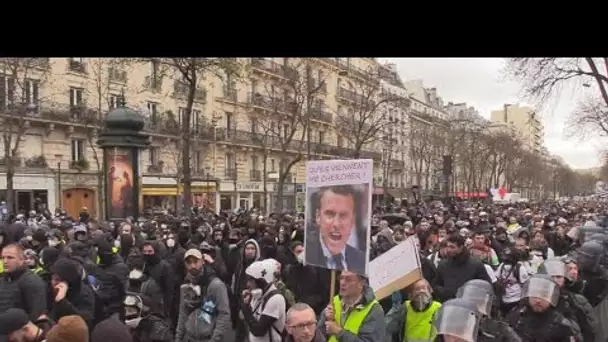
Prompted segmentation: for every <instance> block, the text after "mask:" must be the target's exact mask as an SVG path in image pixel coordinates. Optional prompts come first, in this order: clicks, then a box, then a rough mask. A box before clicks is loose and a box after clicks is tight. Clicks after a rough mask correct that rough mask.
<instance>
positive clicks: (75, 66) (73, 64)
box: [69, 57, 85, 72]
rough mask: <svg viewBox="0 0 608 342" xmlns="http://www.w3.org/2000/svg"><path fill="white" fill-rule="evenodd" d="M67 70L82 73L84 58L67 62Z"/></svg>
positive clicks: (73, 58)
mask: <svg viewBox="0 0 608 342" xmlns="http://www.w3.org/2000/svg"><path fill="white" fill-rule="evenodd" d="M69 64H70V65H69V68H70V70H72V71H76V72H84V71H85V68H84V58H80V57H72V58H70V60H69Z"/></svg>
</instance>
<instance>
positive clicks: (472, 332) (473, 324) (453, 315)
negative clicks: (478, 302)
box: [435, 305, 479, 342]
mask: <svg viewBox="0 0 608 342" xmlns="http://www.w3.org/2000/svg"><path fill="white" fill-rule="evenodd" d="M478 328H479V325H478V316H477V315H476V314H475V313H474V312H472V311H471V310H468V309H465V308H462V307H459V306H450V305H446V306H443V307H442V308H441V313H440V314H439V315H437V318H436V320H435V329H436V330H437V335H449V336H453V337H458V338H460V339H462V340H464V341H467V342H474V341H475V340H476V339H477V331H478Z"/></svg>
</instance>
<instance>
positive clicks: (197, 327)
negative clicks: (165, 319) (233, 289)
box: [175, 276, 234, 342]
mask: <svg viewBox="0 0 608 342" xmlns="http://www.w3.org/2000/svg"><path fill="white" fill-rule="evenodd" d="M205 301H211V302H213V303H214V304H215V314H213V315H211V322H210V323H207V321H205V319H204V318H203V314H204V312H202V306H203V303H204V302H205ZM207 341H209V342H232V341H234V331H233V330H232V321H231V320H230V302H229V300H228V290H226V285H224V283H223V282H222V281H221V280H220V279H219V278H217V277H215V276H214V277H213V278H212V279H211V281H210V282H209V285H207V288H206V290H205V293H204V294H203V296H202V298H201V305H200V306H197V307H196V308H195V309H194V310H192V311H190V312H189V311H188V310H187V309H186V307H185V304H184V287H183V286H182V288H181V289H180V301H179V316H178V320H177V328H176V331H175V342H207Z"/></svg>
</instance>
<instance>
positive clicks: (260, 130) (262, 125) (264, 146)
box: [249, 111, 276, 213]
mask: <svg viewBox="0 0 608 342" xmlns="http://www.w3.org/2000/svg"><path fill="white" fill-rule="evenodd" d="M249 115H250V120H251V135H252V138H253V141H254V143H256V144H257V145H258V147H259V148H260V150H261V152H262V175H261V177H262V182H263V188H264V193H263V200H262V202H263V204H262V206H263V208H262V210H263V212H265V213H267V212H268V208H267V203H268V177H267V176H266V175H267V174H268V156H269V155H270V152H271V151H272V146H273V145H272V143H273V141H274V136H275V135H274V129H275V124H276V123H275V121H274V120H273V118H272V115H269V116H266V115H263V114H261V113H259V112H257V111H252V112H250V114H249Z"/></svg>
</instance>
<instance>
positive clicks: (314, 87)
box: [250, 58, 325, 210]
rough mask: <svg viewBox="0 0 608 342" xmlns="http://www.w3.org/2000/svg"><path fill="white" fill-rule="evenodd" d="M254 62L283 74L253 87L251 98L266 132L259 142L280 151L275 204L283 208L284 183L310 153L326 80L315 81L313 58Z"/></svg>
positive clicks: (262, 128)
mask: <svg viewBox="0 0 608 342" xmlns="http://www.w3.org/2000/svg"><path fill="white" fill-rule="evenodd" d="M252 65H253V66H254V67H258V68H263V69H268V70H274V71H273V72H279V73H280V74H281V77H279V78H273V79H268V80H265V81H264V84H263V87H262V89H259V91H258V89H255V90H253V94H251V99H250V101H251V104H252V106H253V107H255V111H258V113H254V114H252V115H254V116H255V119H256V122H257V124H258V125H259V126H260V127H261V130H262V131H263V132H264V134H265V138H264V139H263V140H259V141H258V144H263V145H264V146H267V147H266V148H272V149H274V150H278V154H279V157H280V162H279V172H278V173H279V179H278V182H277V201H276V203H275V205H276V207H277V209H279V210H282V209H283V200H282V198H283V193H284V189H283V188H284V186H283V185H284V184H285V183H286V181H287V178H288V176H289V175H290V173H291V170H292V168H293V166H294V165H296V164H297V163H298V162H299V161H301V160H303V159H304V156H305V155H307V153H306V152H305V151H307V150H308V149H307V148H306V147H307V146H310V145H309V140H310V127H311V126H310V125H311V123H310V122H311V120H310V119H311V116H313V115H314V110H315V109H317V108H318V105H315V103H316V102H315V101H316V100H317V98H318V95H319V94H320V93H321V92H322V90H323V89H324V87H325V81H324V80H314V81H313V80H312V76H311V70H312V65H311V61H309V60H308V59H305V58H303V59H298V60H293V59H285V60H284V63H283V64H282V65H281V64H278V63H276V62H274V61H271V60H266V59H259V58H256V59H252ZM315 106H317V107H315ZM257 136H258V137H259V136H260V135H259V134H257ZM258 139H260V138H258Z"/></svg>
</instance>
